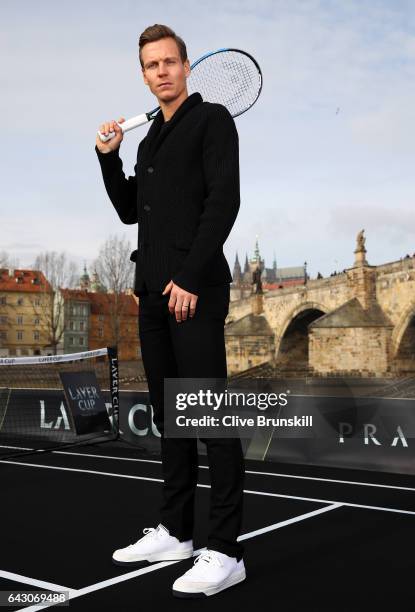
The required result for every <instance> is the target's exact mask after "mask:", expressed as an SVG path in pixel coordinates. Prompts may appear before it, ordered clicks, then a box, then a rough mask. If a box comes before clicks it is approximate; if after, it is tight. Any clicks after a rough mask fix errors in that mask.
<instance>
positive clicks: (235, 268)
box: [232, 251, 242, 283]
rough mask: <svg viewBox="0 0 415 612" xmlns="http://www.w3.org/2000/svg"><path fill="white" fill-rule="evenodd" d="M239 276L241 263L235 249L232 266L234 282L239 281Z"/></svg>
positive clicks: (240, 275) (240, 274)
mask: <svg viewBox="0 0 415 612" xmlns="http://www.w3.org/2000/svg"><path fill="white" fill-rule="evenodd" d="M241 277H242V271H241V264H240V263H239V259H238V251H237V252H236V257H235V264H234V266H233V275H232V280H233V282H234V283H238V282H240V280H241Z"/></svg>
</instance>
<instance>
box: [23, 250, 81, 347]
mask: <svg viewBox="0 0 415 612" xmlns="http://www.w3.org/2000/svg"><path fill="white" fill-rule="evenodd" d="M32 268H33V269H34V270H40V271H41V272H43V274H44V275H45V277H46V279H47V281H48V283H49V285H45V286H43V285H42V286H41V287H40V289H41V292H44V293H47V294H49V299H48V298H47V296H46V295H45V296H43V299H34V300H33V309H34V312H35V314H37V316H38V317H39V319H40V324H41V326H42V327H43V331H44V334H45V337H46V338H47V346H48V347H50V348H51V349H52V351H53V354H54V355H56V353H57V347H58V344H59V343H60V341H61V339H62V335H63V333H64V325H63V320H64V316H63V315H64V306H65V304H64V300H62V299H61V298H60V295H59V289H61V288H74V287H76V284H77V281H78V278H79V271H78V267H77V265H76V263H74V262H73V261H69V260H68V258H67V255H66V253H64V252H62V253H57V252H56V251H45V252H43V253H39V255H37V257H36V259H35V261H34V264H33V266H32Z"/></svg>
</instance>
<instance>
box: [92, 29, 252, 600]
mask: <svg viewBox="0 0 415 612" xmlns="http://www.w3.org/2000/svg"><path fill="white" fill-rule="evenodd" d="M139 58H140V63H141V69H142V74H143V79H144V83H145V84H146V85H148V87H149V88H150V91H151V92H152V93H153V94H154V95H155V96H156V98H157V101H158V104H159V106H160V109H161V110H160V111H159V113H158V114H157V115H156V117H155V119H154V120H153V122H152V124H151V127H150V129H149V131H148V133H147V135H146V137H145V138H144V139H143V140H142V141H141V142H140V144H139V147H138V154H137V163H136V165H135V168H134V172H135V176H130V177H128V179H127V178H126V177H125V174H124V172H123V170H122V161H121V159H120V157H119V146H120V143H121V141H122V139H123V134H122V131H121V129H120V127H119V126H118V125H117V123H116V122H115V121H109V122H106V123H104V124H102V125H101V127H100V131H101V132H102V133H104V134H107V133H108V132H109V131H115V133H116V135H115V137H114V138H113V139H111V140H109V141H107V142H106V143H103V142H101V140H100V139H99V137H97V139H96V147H95V149H96V153H97V155H98V159H99V162H100V164H101V169H102V174H103V179H104V183H105V187H106V190H107V193H108V196H109V198H110V199H111V202H112V204H113V205H114V207H115V209H116V211H117V213H118V215H119V217H120V219H121V221H122V222H123V223H127V224H133V223H138V225H139V234H138V248H137V250H136V251H134V252H133V253H132V255H131V258H132V259H133V261H135V262H136V272H135V288H134V292H135V294H136V295H137V296H139V334H140V341H141V352H142V358H143V365H144V369H145V373H146V376H147V381H148V388H149V396H150V400H151V403H152V406H153V409H154V422H155V424H156V426H157V428H158V430H159V432H160V434H161V439H160V441H161V455H162V470H163V477H164V485H163V504H162V507H161V509H160V514H161V523H159V524H158V526H157V527H156V528H147V529H144V530H143V531H144V533H145V536H144V537H142V538H141V539H140V540H138V542H136V543H135V544H131V545H129V546H127V547H126V548H123V549H118V550H116V551H115V552H114V554H113V561H114V563H117V564H121V565H125V566H134V564H137V563H138V562H142V561H165V560H175V559H186V558H189V557H191V556H192V555H193V540H192V537H193V522H194V499H195V490H196V484H197V470H198V453H197V439H195V438H191V439H185V438H180V439H178V438H166V437H165V436H164V395H163V390H164V384H163V383H164V378H168V377H171V378H177V377H179V378H182V377H183V378H186V377H188V378H215V377H217V378H223V379H225V378H226V376H227V369H226V352H225V340H224V324H225V319H226V316H227V314H228V308H229V293H230V287H229V283H230V281H231V280H232V276H231V274H230V270H229V266H228V263H227V261H226V258H225V256H224V254H223V244H224V242H225V240H226V238H227V236H228V235H229V232H230V230H231V228H232V226H233V224H234V222H235V219H236V216H237V214H238V210H239V205H240V194H239V150H238V134H237V131H236V127H235V123H234V120H233V118H232V116H231V114H230V113H229V111H228V110H227V109H226V107H225V106H222V105H221V104H213V103H208V102H203V99H202V97H201V95H200V93H198V92H195V93H193V94H191V95H190V96H189V95H188V92H187V87H186V78H187V77H188V76H189V74H190V64H189V60H188V58H187V51H186V45H185V43H184V42H183V40H182V39H181V38H180V37H179V36H177V35H176V34H175V33H174V31H173V30H171V29H170V28H169V27H167V26H163V25H158V24H156V25H154V26H150V27H148V28H147V29H146V30H145V31H144V32H143V33H142V35H141V36H140V40H139ZM123 121H124V119H123V118H120V119H119V123H122V122H123ZM201 441H202V442H203V443H204V444H206V449H207V458H208V463H209V473H210V478H211V500H210V502H211V503H210V515H209V536H208V542H207V550H205V551H203V552H202V553H201V554H200V555H199V556H198V557H197V558H196V560H195V562H194V564H193V567H192V568H191V569H190V570H188V571H187V572H186V573H185V574H184V575H183V576H181V577H179V578H178V579H177V580H176V581H175V582H174V584H173V594H174V595H176V596H178V597H204V596H206V595H212V594H214V593H217V592H219V591H221V590H223V589H225V588H227V587H229V586H232V585H234V584H237V583H238V582H241V581H242V580H244V579H245V567H244V562H243V558H242V555H243V546H242V545H241V544H240V543H238V542H237V537H238V535H239V533H240V527H241V521H242V504H243V483H244V459H243V452H242V447H241V441H240V439H239V438H227V439H222V438H210V439H201Z"/></svg>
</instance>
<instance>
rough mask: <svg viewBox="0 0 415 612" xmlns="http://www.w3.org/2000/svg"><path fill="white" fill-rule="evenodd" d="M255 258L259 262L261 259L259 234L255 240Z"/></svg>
mask: <svg viewBox="0 0 415 612" xmlns="http://www.w3.org/2000/svg"><path fill="white" fill-rule="evenodd" d="M254 260H255V261H257V262H258V263H259V262H260V261H261V255H260V254H259V246H258V234H257V235H256V240H255V253H254Z"/></svg>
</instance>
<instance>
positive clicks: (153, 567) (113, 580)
mask: <svg viewBox="0 0 415 612" xmlns="http://www.w3.org/2000/svg"><path fill="white" fill-rule="evenodd" d="M340 507H341V504H332V505H330V506H326V507H324V508H319V509H318V510H313V511H312V512H306V513H305V514H300V515H299V516H295V517H293V518H291V519H288V520H286V521H280V522H279V523H274V524H273V525H268V526H267V527H262V528H261V529H256V530H255V531H250V532H249V533H245V534H243V535H241V536H239V537H238V538H237V540H238V542H240V541H242V540H249V539H251V538H254V537H256V536H258V535H261V534H263V533H268V532H269V531H275V530H276V529H280V528H281V527H286V526H287V525H291V524H293V523H298V522H300V521H304V520H306V519H308V518H311V517H312V516H316V515H317V514H322V513H323V512H330V511H331V510H336V509H337V508H340ZM205 549H206V547H203V548H199V549H198V550H195V551H194V552H193V556H194V557H195V556H197V555H198V554H199V553H200V552H201V551H202V550H205ZM174 563H180V560H179V561H162V562H160V563H154V564H153V565H150V566H148V567H144V568H142V569H138V570H135V571H132V572H128V573H127V574H122V575H121V576H115V577H114V578H108V579H107V580H103V581H101V582H97V583H96V584H91V585H90V586H87V587H84V588H82V589H76V590H75V589H74V590H73V591H72V593H71V594H70V596H69V598H70V599H75V598H76V597H82V595H87V594H88V593H93V592H94V591H100V590H101V589H105V588H106V587H109V586H112V585H114V584H119V583H120V582H125V581H126V580H131V579H132V578H136V577H137V576H142V575H144V574H148V573H150V572H154V571H156V570H158V569H162V568H163V567H166V566H167V565H172V564H174ZM47 607H48V606H45V605H40V606H30V607H29V608H21V612H23V611H25V612H35V610H43V609H44V608H47ZM18 612H19V611H18Z"/></svg>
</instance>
